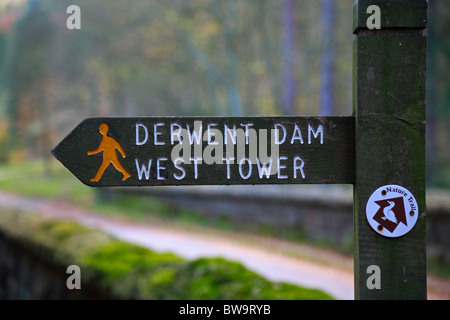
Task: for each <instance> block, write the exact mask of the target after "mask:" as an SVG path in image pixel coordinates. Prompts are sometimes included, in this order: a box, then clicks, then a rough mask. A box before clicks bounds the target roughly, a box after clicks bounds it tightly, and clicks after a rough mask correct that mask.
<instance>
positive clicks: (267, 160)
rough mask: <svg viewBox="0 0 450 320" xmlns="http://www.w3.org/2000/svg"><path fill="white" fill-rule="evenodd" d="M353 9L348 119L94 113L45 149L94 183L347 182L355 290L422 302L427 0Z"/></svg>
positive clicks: (383, 0)
mask: <svg viewBox="0 0 450 320" xmlns="http://www.w3.org/2000/svg"><path fill="white" fill-rule="evenodd" d="M373 5H377V6H379V8H380V12H381V21H380V26H379V28H368V27H367V12H368V8H369V6H370V7H371V8H373ZM354 8H355V10H354V11H355V12H354V33H355V35H356V37H355V41H354V80H353V81H354V114H355V115H354V116H349V117H141V118H90V119H86V120H84V121H83V122H81V123H80V124H79V125H78V126H77V127H76V128H75V129H74V130H73V131H72V132H71V133H70V134H69V135H68V136H67V137H66V138H65V139H64V140H63V141H62V142H61V143H60V144H59V145H58V146H56V147H55V149H54V150H53V151H52V153H53V155H54V156H55V157H56V158H57V159H58V160H59V161H61V162H62V163H63V164H64V165H65V166H66V167H67V168H68V169H69V170H70V171H71V172H72V173H73V174H74V175H75V176H76V177H77V178H78V179H80V180H81V181H82V182H83V183H84V184H87V185H89V186H93V187H106V186H159V185H237V184H330V183H333V184H353V185H354V230H355V233H354V242H355V297H356V298H358V299H426V255H425V180H424V177H425V172H424V171H425V82H426V65H425V56H426V37H425V36H424V35H423V30H424V29H425V28H426V13H427V2H426V1H425V0H410V1H396V2H392V1H388V0H373V1H370V0H359V1H357V2H356V4H355V7H354ZM369 12H370V10H369ZM372 272H378V273H379V274H378V276H379V279H378V280H377V283H376V284H373V283H370V281H371V276H372Z"/></svg>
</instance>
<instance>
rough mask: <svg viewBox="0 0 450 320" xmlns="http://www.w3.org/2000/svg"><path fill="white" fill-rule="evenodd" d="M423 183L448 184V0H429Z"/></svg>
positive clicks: (449, 62) (439, 185)
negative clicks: (425, 162)
mask: <svg viewBox="0 0 450 320" xmlns="http://www.w3.org/2000/svg"><path fill="white" fill-rule="evenodd" d="M427 31H428V63H427V81H428V82H427V184H428V185H429V186H438V187H446V188H450V148H449V145H450V108H449V107H448V106H449V105H450V90H449V87H450V79H449V77H448V74H447V70H449V69H450V38H449V36H448V34H449V32H450V2H448V1H445V0H429V22H428V30H427Z"/></svg>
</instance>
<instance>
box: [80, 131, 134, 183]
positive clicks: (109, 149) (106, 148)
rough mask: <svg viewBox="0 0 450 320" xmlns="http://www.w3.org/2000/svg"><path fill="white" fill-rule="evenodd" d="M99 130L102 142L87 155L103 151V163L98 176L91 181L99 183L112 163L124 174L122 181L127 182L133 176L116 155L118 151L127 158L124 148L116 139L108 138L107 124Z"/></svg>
mask: <svg viewBox="0 0 450 320" xmlns="http://www.w3.org/2000/svg"><path fill="white" fill-rule="evenodd" d="M98 129H99V131H100V133H101V134H102V136H103V138H102V141H101V142H100V145H99V146H98V148H97V149H96V150H91V151H88V152H87V154H88V156H90V155H93V154H97V153H99V152H102V151H103V162H102V164H101V166H100V168H99V169H98V171H97V174H96V175H95V177H94V178H92V179H91V181H92V182H98V181H99V180H100V179H101V177H102V175H103V172H105V170H106V168H107V167H108V166H109V165H110V164H111V163H112V164H113V166H114V167H115V168H116V169H117V170H118V171H120V172H121V173H122V174H123V178H122V181H125V180H127V179H128V178H129V177H130V176H131V175H130V174H129V173H128V171H127V170H125V168H124V167H123V166H122V164H121V163H120V162H119V159H118V158H117V153H116V149H117V150H119V152H120V153H121V154H122V158H125V157H126V156H127V155H126V154H125V152H124V151H123V149H122V146H121V145H120V143H119V142H117V140H116V139H114V138H112V137H109V136H108V130H109V126H108V125H107V124H106V123H102V124H101V125H100V126H99V127H98Z"/></svg>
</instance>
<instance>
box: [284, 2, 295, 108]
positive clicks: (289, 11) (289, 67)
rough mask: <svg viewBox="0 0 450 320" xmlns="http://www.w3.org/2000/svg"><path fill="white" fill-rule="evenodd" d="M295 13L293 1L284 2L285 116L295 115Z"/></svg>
mask: <svg viewBox="0 0 450 320" xmlns="http://www.w3.org/2000/svg"><path fill="white" fill-rule="evenodd" d="M294 12H295V6H294V1H293V0H283V36H282V44H281V50H282V59H283V101H282V108H283V114H285V115H292V114H294V104H295V98H296V83H295V77H294V73H295V70H294V50H295V47H294V38H295V36H294V29H295V26H294Z"/></svg>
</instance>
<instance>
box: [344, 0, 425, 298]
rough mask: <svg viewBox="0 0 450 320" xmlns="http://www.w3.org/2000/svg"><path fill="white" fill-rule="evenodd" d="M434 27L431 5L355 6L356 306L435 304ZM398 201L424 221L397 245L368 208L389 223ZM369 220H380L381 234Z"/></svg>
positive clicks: (381, 0)
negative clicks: (368, 302)
mask: <svg viewBox="0 0 450 320" xmlns="http://www.w3.org/2000/svg"><path fill="white" fill-rule="evenodd" d="M372 5H376V6H378V8H379V9H380V14H381V15H380V17H381V20H380V21H381V24H380V25H379V27H381V28H380V29H375V28H372V26H373V24H371V28H369V27H368V24H367V21H368V19H369V17H371V16H372V13H374V11H370V10H369V12H368V7H369V6H372ZM372 9H373V7H372ZM371 22H374V20H371ZM426 25H427V1H426V0H404V1H389V0H359V1H356V3H355V6H354V33H355V35H356V37H355V40H354V71H353V72H354V80H353V81H354V89H353V91H354V99H353V100H354V102H353V103H354V112H355V146H356V151H355V153H356V154H355V163H356V168H355V188H354V229H355V257H354V258H355V298H356V299H426V297H427V293H426V292H427V286H426V248H425V233H426V230H425V109H426V108H425V82H426V36H425V35H424V30H425V28H426ZM387 185H396V186H401V187H402V188H401V189H399V190H400V191H401V190H408V191H409V193H408V192H406V193H407V196H406V195H405V196H404V199H403V198H402V195H401V192H400V191H399V190H397V191H399V192H400V193H399V192H397V193H393V192H391V191H393V190H395V188H393V187H391V188H388V187H386V186H387ZM383 187H384V188H383ZM377 190H378V193H377V192H376V191H377ZM373 194H374V195H375V198H376V199H375V200H377V201H376V202H375V201H374V199H372V198H371V196H372V195H373ZM411 195H412V196H413V197H415V200H416V201H417V202H416V203H417V207H418V210H417V209H416V205H415V204H413V203H412V202H411V201H409V203H408V199H412V198H411ZM383 197H385V199H383ZM394 198H398V199H399V200H400V201H404V202H405V210H404V211H405V212H404V215H406V216H407V217H408V219H414V220H415V219H417V220H415V221H414V222H415V225H413V223H411V222H410V221H409V222H408V223H407V224H408V227H412V229H411V230H410V231H409V232H407V233H406V234H404V235H401V236H396V237H392V234H391V236H386V234H388V233H389V232H385V234H384V235H383V232H384V231H385V230H384V229H385V228H386V226H387V225H388V224H385V223H384V221H387V218H386V216H383V217H382V220H380V219H378V221H380V222H381V223H380V224H379V225H378V227H376V225H377V223H376V222H375V220H376V217H375V215H374V214H373V212H374V211H373V212H372V213H370V212H369V213H367V215H366V209H367V208H366V206H367V205H368V204H369V205H370V204H371V202H372V204H371V205H372V207H375V208H377V207H378V208H379V209H378V210H379V213H377V214H379V215H380V217H381V214H383V212H382V211H383V210H382V209H383V208H386V207H388V205H387V204H388V200H391V201H390V203H391V204H392V205H394V203H393V202H394V201H393V200H396V199H394ZM383 201H384V202H383ZM374 203H375V204H374ZM384 203H385V204H384ZM395 204H396V203H395ZM367 211H370V210H367ZM397 213H399V211H397ZM398 215H399V214H397V219H399V217H398ZM368 220H373V221H371V222H372V223H373V224H374V226H375V228H374V227H371V225H369V223H368ZM405 222H406V220H405ZM386 223H387V222H386ZM399 224H400V223H399ZM370 266H376V267H375V269H374V267H370ZM378 268H379V269H378ZM377 270H379V275H380V276H381V277H380V281H379V283H378V287H374V286H373V283H372V281H375V282H376V279H375V278H373V277H372V275H374V276H376V275H375V273H376V271H377ZM374 279H375V280H374ZM368 282H369V283H368Z"/></svg>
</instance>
